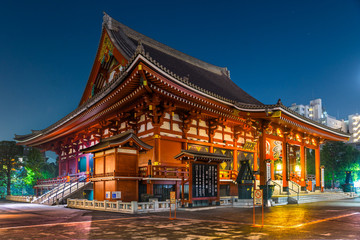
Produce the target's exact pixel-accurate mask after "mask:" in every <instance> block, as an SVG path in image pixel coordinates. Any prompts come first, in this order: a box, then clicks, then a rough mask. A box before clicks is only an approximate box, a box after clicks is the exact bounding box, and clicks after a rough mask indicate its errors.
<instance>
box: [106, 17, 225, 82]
mask: <svg viewBox="0 0 360 240" xmlns="http://www.w3.org/2000/svg"><path fill="white" fill-rule="evenodd" d="M103 26H106V27H107V28H108V29H110V30H118V31H119V30H120V29H121V30H122V31H123V32H124V33H125V34H126V35H128V36H130V37H131V38H133V39H134V40H136V41H139V40H141V41H142V43H145V44H147V45H149V46H150V47H153V48H155V49H156V50H158V51H161V52H165V53H167V54H169V55H171V56H173V57H175V58H178V59H180V60H183V61H185V62H187V63H189V64H192V65H196V66H197V67H200V68H203V69H205V70H208V71H211V72H213V73H216V74H218V75H225V76H227V77H228V78H229V79H230V72H229V70H228V69H227V67H219V66H216V65H214V64H211V63H208V62H205V61H203V60H200V59H198V58H195V57H192V56H190V55H188V54H185V53H183V52H181V51H179V50H176V49H174V48H172V47H170V46H168V45H165V44H163V43H161V42H159V41H156V40H154V39H152V38H150V37H148V36H146V35H144V34H142V33H139V32H137V31H135V30H134V29H132V28H130V27H128V26H126V25H125V24H123V23H121V22H119V21H117V20H115V19H114V18H112V17H110V16H109V15H108V14H107V13H105V12H104V17H103Z"/></svg>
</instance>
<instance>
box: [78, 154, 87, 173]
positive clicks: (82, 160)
mask: <svg viewBox="0 0 360 240" xmlns="http://www.w3.org/2000/svg"><path fill="white" fill-rule="evenodd" d="M78 172H86V157H85V156H84V157H80V158H79V160H78Z"/></svg>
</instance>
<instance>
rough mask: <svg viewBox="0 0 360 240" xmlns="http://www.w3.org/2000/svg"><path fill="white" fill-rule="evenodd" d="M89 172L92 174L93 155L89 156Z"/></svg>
mask: <svg viewBox="0 0 360 240" xmlns="http://www.w3.org/2000/svg"><path fill="white" fill-rule="evenodd" d="M88 158H89V172H90V173H92V172H93V169H94V155H92V154H89V156H88Z"/></svg>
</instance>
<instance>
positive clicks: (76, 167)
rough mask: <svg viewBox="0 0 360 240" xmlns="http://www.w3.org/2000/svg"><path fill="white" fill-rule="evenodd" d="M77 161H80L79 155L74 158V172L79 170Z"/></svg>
mask: <svg viewBox="0 0 360 240" xmlns="http://www.w3.org/2000/svg"><path fill="white" fill-rule="evenodd" d="M79 162H80V158H79V157H77V158H75V173H78V172H79Z"/></svg>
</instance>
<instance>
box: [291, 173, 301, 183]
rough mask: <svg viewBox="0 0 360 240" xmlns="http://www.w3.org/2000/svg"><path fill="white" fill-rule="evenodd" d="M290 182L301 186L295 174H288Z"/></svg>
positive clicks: (299, 179)
mask: <svg viewBox="0 0 360 240" xmlns="http://www.w3.org/2000/svg"><path fill="white" fill-rule="evenodd" d="M290 180H291V181H293V182H295V183H297V184H299V185H300V184H301V178H300V177H299V176H298V175H297V174H295V173H293V172H291V173H290Z"/></svg>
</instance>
